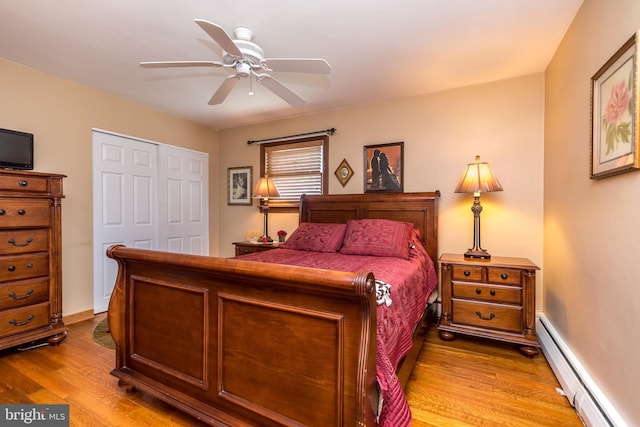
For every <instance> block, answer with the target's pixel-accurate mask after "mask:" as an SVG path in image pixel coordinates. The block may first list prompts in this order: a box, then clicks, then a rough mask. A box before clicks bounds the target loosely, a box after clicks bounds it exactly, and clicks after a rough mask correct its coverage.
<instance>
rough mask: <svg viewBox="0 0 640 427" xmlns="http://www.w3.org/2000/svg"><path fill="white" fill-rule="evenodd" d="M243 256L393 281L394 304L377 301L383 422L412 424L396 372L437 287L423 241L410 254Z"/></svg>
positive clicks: (396, 425) (278, 253) (396, 426)
mask: <svg viewBox="0 0 640 427" xmlns="http://www.w3.org/2000/svg"><path fill="white" fill-rule="evenodd" d="M242 258H243V259H247V260H252V261H261V262H271V263H276V264H286V265H296V266H300V267H311V268H322V269H327V270H338V271H350V272H357V271H371V272H373V274H374V276H375V278H376V280H381V281H383V282H385V283H388V284H390V285H391V290H390V296H391V305H389V306H387V305H386V304H379V305H378V306H377V310H376V315H377V334H376V375H377V380H378V384H379V386H380V390H381V394H382V398H383V405H382V411H381V413H380V417H379V425H380V426H385V427H402V426H409V425H410V424H411V411H410V410H409V406H408V404H407V401H406V399H405V396H404V392H403V390H402V386H401V385H400V383H399V381H398V377H397V376H396V374H395V372H396V369H397V367H398V363H399V362H400V361H401V360H402V358H403V357H404V356H406V355H407V353H409V351H410V350H411V346H412V339H411V337H412V334H413V331H414V329H415V326H416V324H417V323H418V321H419V320H420V316H421V315H422V313H423V311H424V309H425V308H426V305H427V300H428V298H429V295H430V294H431V293H432V292H433V291H434V290H435V289H436V287H437V275H436V272H435V268H434V266H433V262H432V261H431V259H430V258H429V257H428V255H427V253H426V252H425V251H424V249H423V248H422V246H421V245H416V248H415V249H412V250H411V257H410V259H408V260H406V259H401V258H389V257H375V256H359V255H343V254H340V253H321V252H308V251H296V250H291V249H283V248H280V249H277V250H271V251H265V252H258V253H254V254H249V255H244V256H242Z"/></svg>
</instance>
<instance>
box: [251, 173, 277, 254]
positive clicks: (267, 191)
mask: <svg viewBox="0 0 640 427" xmlns="http://www.w3.org/2000/svg"><path fill="white" fill-rule="evenodd" d="M279 196H280V193H278V188H276V185H275V184H274V183H273V180H272V179H271V178H269V177H268V176H263V177H261V178H260V179H259V180H258V183H257V184H256V188H255V189H254V190H253V197H254V198H256V199H261V200H262V201H263V202H264V203H263V205H262V212H263V213H264V233H263V234H262V238H261V240H262V241H264V238H265V237H266V239H267V242H273V239H272V238H271V237H269V197H279Z"/></svg>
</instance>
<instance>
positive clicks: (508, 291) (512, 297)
mask: <svg viewBox="0 0 640 427" xmlns="http://www.w3.org/2000/svg"><path fill="white" fill-rule="evenodd" d="M453 297H454V298H460V299H476V300H482V301H491V302H503V303H509V304H518V305H520V304H522V289H520V288H516V287H514V286H500V285H486V284H480V283H461V282H453Z"/></svg>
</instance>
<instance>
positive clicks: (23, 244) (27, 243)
mask: <svg viewBox="0 0 640 427" xmlns="http://www.w3.org/2000/svg"><path fill="white" fill-rule="evenodd" d="M8 242H9V244H10V245H13V246H29V244H30V243H31V242H33V238H32V237H29V238H28V239H27V242H26V243H16V241H15V240H14V239H9V240H8Z"/></svg>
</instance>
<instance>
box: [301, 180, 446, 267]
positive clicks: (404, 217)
mask: <svg viewBox="0 0 640 427" xmlns="http://www.w3.org/2000/svg"><path fill="white" fill-rule="evenodd" d="M439 199H440V192H439V191H433V192H422V193H365V194H335V195H331V196H305V195H303V196H302V198H301V199H300V222H330V223H346V222H347V221H348V220H350V219H364V218H375V219H380V218H384V219H392V220H395V221H405V222H410V223H413V224H414V226H415V227H416V228H417V229H418V230H419V231H420V235H421V236H422V239H423V242H422V243H423V245H424V247H425V249H426V250H427V253H428V254H429V256H430V257H431V259H432V260H433V263H434V265H437V259H438V200H439Z"/></svg>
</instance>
